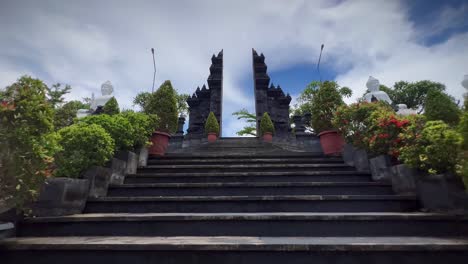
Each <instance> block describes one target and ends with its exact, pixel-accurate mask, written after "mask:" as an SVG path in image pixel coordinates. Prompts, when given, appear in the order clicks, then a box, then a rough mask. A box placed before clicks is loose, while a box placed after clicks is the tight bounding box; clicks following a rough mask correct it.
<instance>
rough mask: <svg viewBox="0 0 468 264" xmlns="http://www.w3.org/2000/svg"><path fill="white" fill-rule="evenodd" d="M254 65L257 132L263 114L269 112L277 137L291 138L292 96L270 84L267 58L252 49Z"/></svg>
mask: <svg viewBox="0 0 468 264" xmlns="http://www.w3.org/2000/svg"><path fill="white" fill-rule="evenodd" d="M252 64H253V70H254V76H253V77H254V90H255V91H254V92H255V112H256V116H257V131H259V127H260V120H261V118H262V116H263V113H265V112H268V114H269V115H270V118H271V121H272V122H273V124H274V126H275V137H276V138H279V139H287V138H288V136H289V129H290V126H289V103H290V102H291V96H290V95H289V94H287V95H285V94H284V92H283V90H282V89H281V87H280V86H279V85H278V86H276V87H275V86H274V85H273V84H271V85H270V87H268V85H269V84H270V77H269V76H268V74H267V65H266V64H265V56H264V55H263V54H260V55H258V54H257V52H256V51H255V50H254V49H252Z"/></svg>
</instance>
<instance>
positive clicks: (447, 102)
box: [424, 91, 461, 126]
mask: <svg viewBox="0 0 468 264" xmlns="http://www.w3.org/2000/svg"><path fill="white" fill-rule="evenodd" d="M424 115H425V116H426V117H427V120H429V121H435V120H442V121H444V122H445V123H446V124H449V125H451V126H456V125H457V124H458V122H459V121H460V115H461V110H460V109H459V108H458V106H457V104H456V103H455V102H454V99H453V98H452V97H450V96H449V95H447V94H446V93H444V92H440V91H430V92H429V93H428V94H427V98H426V103H425V105H424Z"/></svg>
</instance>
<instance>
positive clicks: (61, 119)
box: [54, 101, 89, 130]
mask: <svg viewBox="0 0 468 264" xmlns="http://www.w3.org/2000/svg"><path fill="white" fill-rule="evenodd" d="M79 109H89V104H85V103H82V102H80V101H70V102H67V103H65V104H64V105H62V106H61V107H59V108H57V109H55V116H54V127H55V129H56V130H58V129H61V128H63V127H66V126H70V125H72V124H73V122H74V120H75V118H76V113H77V111H78V110H79Z"/></svg>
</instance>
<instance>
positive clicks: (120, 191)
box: [107, 182, 393, 197]
mask: <svg viewBox="0 0 468 264" xmlns="http://www.w3.org/2000/svg"><path fill="white" fill-rule="evenodd" d="M366 194H393V191H392V187H391V184H388V183H381V182H296V183H288V182H232V183H223V182H221V183H213V182H211V183H143V184H140V183H135V184H123V185H114V186H110V187H109V190H108V192H107V196H109V197H115V196H134V197H135V196H211V195H213V196H221V195H224V196H226V195H240V196H247V195H366Z"/></svg>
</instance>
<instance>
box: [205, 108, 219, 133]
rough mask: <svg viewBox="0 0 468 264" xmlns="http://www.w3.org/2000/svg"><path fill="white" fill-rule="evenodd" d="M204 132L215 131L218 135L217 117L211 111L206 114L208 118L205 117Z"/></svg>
mask: <svg viewBox="0 0 468 264" xmlns="http://www.w3.org/2000/svg"><path fill="white" fill-rule="evenodd" d="M205 133H206V134H208V133H216V135H219V123H218V119H216V116H215V115H214V113H213V112H210V114H209V115H208V118H207V119H206V123H205Z"/></svg>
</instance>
